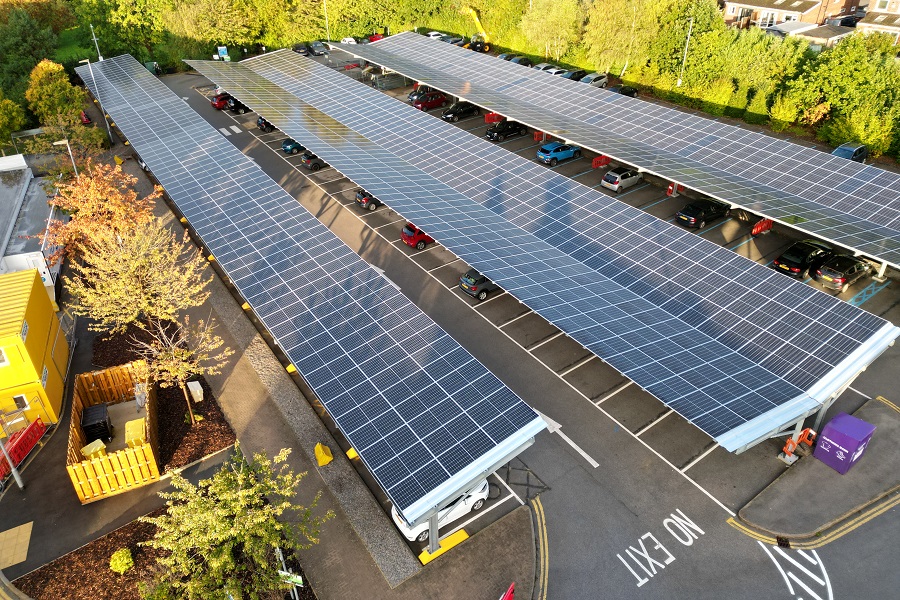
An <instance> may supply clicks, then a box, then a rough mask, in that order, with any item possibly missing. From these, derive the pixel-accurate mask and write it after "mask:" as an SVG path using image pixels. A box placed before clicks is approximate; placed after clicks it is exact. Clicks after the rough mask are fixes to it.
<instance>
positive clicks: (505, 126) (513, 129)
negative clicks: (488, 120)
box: [484, 121, 528, 142]
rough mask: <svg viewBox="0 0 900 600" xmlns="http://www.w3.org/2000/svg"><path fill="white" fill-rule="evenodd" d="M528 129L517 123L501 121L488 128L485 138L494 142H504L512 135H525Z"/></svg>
mask: <svg viewBox="0 0 900 600" xmlns="http://www.w3.org/2000/svg"><path fill="white" fill-rule="evenodd" d="M527 133H528V128H527V127H525V126H524V125H522V124H521V123H516V122H515V121H500V122H499V123H497V124H496V125H492V126H490V127H488V130H487V131H486V132H485V134H484V137H485V138H486V139H489V140H491V141H494V142H502V141H503V140H505V139H506V138H508V137H509V136H511V135H525V134H527Z"/></svg>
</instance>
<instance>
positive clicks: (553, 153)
mask: <svg viewBox="0 0 900 600" xmlns="http://www.w3.org/2000/svg"><path fill="white" fill-rule="evenodd" d="M569 158H581V148H579V147H578V146H573V145H572V144H563V143H562V142H550V143H549V144H545V145H543V146H541V148H540V149H539V150H538V151H537V159H538V160H539V161H541V162H542V163H544V164H548V165H550V166H551V167H555V166H556V163H558V162H559V161H561V160H566V159H569Z"/></svg>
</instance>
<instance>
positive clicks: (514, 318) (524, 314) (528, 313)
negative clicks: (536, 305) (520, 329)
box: [497, 310, 534, 328]
mask: <svg viewBox="0 0 900 600" xmlns="http://www.w3.org/2000/svg"><path fill="white" fill-rule="evenodd" d="M533 314H534V311H533V310H528V311H526V312H523V313H522V314H521V315H519V316H518V317H513V318H512V319H510V320H509V321H507V322H505V323H504V324H503V325H497V327H498V328H501V327H506V326H507V325H509V324H510V323H515V322H516V321H518V320H519V319H521V318H522V317H527V316H528V315H533Z"/></svg>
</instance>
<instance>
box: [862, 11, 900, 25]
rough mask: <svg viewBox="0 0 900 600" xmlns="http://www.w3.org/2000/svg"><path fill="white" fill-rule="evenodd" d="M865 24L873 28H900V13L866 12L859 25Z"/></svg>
mask: <svg viewBox="0 0 900 600" xmlns="http://www.w3.org/2000/svg"><path fill="white" fill-rule="evenodd" d="M859 25H863V26H864V27H869V28H873V29H900V15H898V14H895V13H887V12H870V13H866V16H865V17H863V19H862V21H859V22H858V23H857V26H859Z"/></svg>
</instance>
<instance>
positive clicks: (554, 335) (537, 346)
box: [528, 331, 563, 352]
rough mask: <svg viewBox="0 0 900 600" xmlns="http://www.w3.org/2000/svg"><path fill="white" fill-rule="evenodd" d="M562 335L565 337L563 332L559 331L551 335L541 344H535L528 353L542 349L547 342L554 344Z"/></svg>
mask: <svg viewBox="0 0 900 600" xmlns="http://www.w3.org/2000/svg"><path fill="white" fill-rule="evenodd" d="M561 335H563V332H562V331H559V332H557V333H554V334H553V335H551V336H550V337H548V338H547V339H546V340H541V341H540V342H538V343H537V344H535V345H534V346H530V347H529V348H528V351H529V352H534V351H535V350H537V349H538V348H540V347H541V346H543V345H544V344H546V343H547V342H552V341H553V340H555V339H556V338H558V337H559V336H561Z"/></svg>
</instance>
